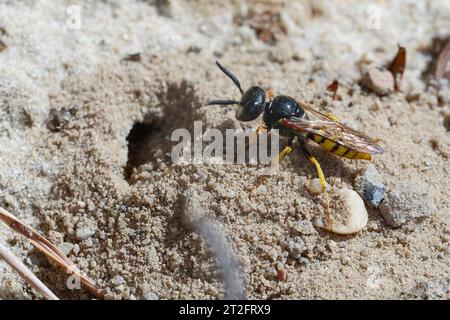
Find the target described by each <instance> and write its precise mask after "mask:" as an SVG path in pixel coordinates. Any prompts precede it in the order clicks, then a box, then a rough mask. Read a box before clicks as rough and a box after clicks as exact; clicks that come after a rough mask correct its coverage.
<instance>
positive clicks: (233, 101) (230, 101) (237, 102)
mask: <svg viewBox="0 0 450 320" xmlns="http://www.w3.org/2000/svg"><path fill="white" fill-rule="evenodd" d="M213 104H219V105H223V106H229V105H232V104H239V101H235V100H210V101H208V102H207V103H206V106H210V105H213Z"/></svg>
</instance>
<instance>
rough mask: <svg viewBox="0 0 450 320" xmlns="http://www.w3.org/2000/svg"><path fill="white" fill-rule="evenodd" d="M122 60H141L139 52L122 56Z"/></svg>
mask: <svg viewBox="0 0 450 320" xmlns="http://www.w3.org/2000/svg"><path fill="white" fill-rule="evenodd" d="M123 60H124V61H132V62H139V61H141V53H140V52H136V53H130V54H128V55H127V56H126V57H125V58H123Z"/></svg>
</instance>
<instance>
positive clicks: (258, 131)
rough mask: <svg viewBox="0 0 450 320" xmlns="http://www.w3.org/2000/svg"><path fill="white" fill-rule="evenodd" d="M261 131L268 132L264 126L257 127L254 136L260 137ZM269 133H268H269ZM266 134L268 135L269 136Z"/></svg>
mask: <svg viewBox="0 0 450 320" xmlns="http://www.w3.org/2000/svg"><path fill="white" fill-rule="evenodd" d="M263 131H266V132H267V131H268V128H267V127H266V126H259V127H258V128H256V134H257V135H260V134H261V132H263ZM269 133H270V132H269ZM269 133H268V134H269Z"/></svg>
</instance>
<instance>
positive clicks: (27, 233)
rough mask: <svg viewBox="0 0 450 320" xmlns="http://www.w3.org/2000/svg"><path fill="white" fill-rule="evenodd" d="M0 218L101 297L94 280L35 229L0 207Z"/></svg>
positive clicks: (95, 294)
mask: <svg viewBox="0 0 450 320" xmlns="http://www.w3.org/2000/svg"><path fill="white" fill-rule="evenodd" d="M0 220H1V221H3V222H4V223H6V224H7V225H8V226H9V227H10V228H11V229H13V230H14V231H16V232H18V233H20V234H21V235H22V236H24V237H25V238H26V239H27V240H28V241H30V242H31V243H32V244H33V245H34V246H35V247H36V248H38V249H39V250H40V251H41V252H42V253H44V254H45V255H47V257H49V258H50V259H51V260H52V261H53V262H55V263H56V264H57V265H59V266H60V267H62V268H63V269H65V270H66V272H67V273H70V274H73V275H75V276H76V277H78V278H79V279H80V281H81V283H82V284H83V285H84V286H85V287H86V289H87V290H89V292H90V293H92V294H93V295H94V296H96V297H97V298H103V294H102V293H101V291H100V289H99V288H98V287H97V286H96V284H95V282H94V281H93V280H91V279H89V278H88V277H86V276H84V275H82V274H81V273H80V271H79V270H78V268H77V267H76V266H75V265H74V264H73V262H72V261H70V260H69V258H67V257H66V256H65V255H64V254H63V253H62V252H61V251H60V250H59V249H58V248H57V247H56V246H55V245H54V244H53V243H51V242H50V241H48V240H47V239H46V238H44V237H43V236H41V235H40V234H39V233H38V232H37V231H35V230H34V229H32V228H31V227H29V226H27V225H26V224H24V223H23V222H21V221H20V220H19V219H17V218H16V217H15V216H13V215H12V214H11V213H9V212H8V211H6V210H5V209H3V208H2V207H0Z"/></svg>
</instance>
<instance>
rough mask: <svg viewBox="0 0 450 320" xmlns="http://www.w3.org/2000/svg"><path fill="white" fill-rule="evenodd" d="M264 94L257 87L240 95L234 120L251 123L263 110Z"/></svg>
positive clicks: (261, 89)
mask: <svg viewBox="0 0 450 320" xmlns="http://www.w3.org/2000/svg"><path fill="white" fill-rule="evenodd" d="M265 100H266V92H265V91H264V89H263V88H261V87H258V86H253V87H250V88H249V89H248V90H247V91H245V93H244V94H243V95H242V98H241V101H240V102H239V109H238V111H237V114H236V118H237V119H238V120H240V121H252V120H255V119H256V118H258V116H259V115H260V114H261V112H262V111H263V110H264V106H265Z"/></svg>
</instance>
